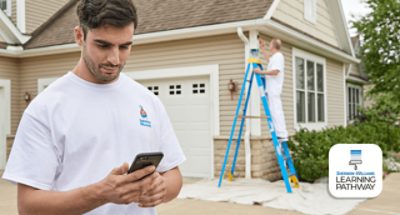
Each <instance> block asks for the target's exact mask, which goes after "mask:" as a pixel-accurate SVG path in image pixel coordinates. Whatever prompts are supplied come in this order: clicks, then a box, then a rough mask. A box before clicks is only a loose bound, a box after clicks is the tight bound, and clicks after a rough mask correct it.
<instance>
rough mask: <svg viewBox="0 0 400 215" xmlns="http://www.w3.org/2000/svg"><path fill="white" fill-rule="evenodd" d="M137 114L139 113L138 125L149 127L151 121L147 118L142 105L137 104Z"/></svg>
mask: <svg viewBox="0 0 400 215" xmlns="http://www.w3.org/2000/svg"><path fill="white" fill-rule="evenodd" d="M139 108H140V110H139V114H140V119H139V122H140V125H141V126H145V127H149V128H151V122H150V121H149V120H148V119H147V112H146V111H145V110H144V108H143V106H142V105H140V106H139Z"/></svg>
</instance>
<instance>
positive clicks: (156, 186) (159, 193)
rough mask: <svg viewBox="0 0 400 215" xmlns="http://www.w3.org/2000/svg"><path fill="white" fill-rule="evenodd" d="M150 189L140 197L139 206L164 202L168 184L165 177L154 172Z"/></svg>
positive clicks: (149, 205)
mask: <svg viewBox="0 0 400 215" xmlns="http://www.w3.org/2000/svg"><path fill="white" fill-rule="evenodd" d="M151 177H152V182H151V184H150V186H149V189H148V190H147V191H146V192H145V193H143V194H142V195H141V196H140V198H139V202H138V203H139V207H155V206H157V205H159V204H161V203H163V202H164V200H165V198H166V195H167V184H166V182H165V180H164V177H163V176H162V175H161V174H160V173H158V172H154V173H153V174H152V175H151Z"/></svg>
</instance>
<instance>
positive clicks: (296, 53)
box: [292, 47, 328, 131]
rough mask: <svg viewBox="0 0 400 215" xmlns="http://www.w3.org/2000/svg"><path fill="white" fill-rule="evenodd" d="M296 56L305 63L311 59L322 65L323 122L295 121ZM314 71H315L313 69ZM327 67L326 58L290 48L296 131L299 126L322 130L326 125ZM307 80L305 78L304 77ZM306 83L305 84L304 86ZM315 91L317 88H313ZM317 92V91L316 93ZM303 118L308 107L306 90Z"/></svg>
mask: <svg viewBox="0 0 400 215" xmlns="http://www.w3.org/2000/svg"><path fill="white" fill-rule="evenodd" d="M296 57H301V58H303V59H304V64H306V63H307V60H311V61H313V62H314V63H315V64H322V65H323V69H324V70H323V76H324V80H323V81H324V122H315V123H309V122H306V123H297V107H296V103H297V102H296V101H297V98H296ZM315 72H316V71H315ZM304 73H305V74H306V73H307V71H306V70H305V71H304ZM327 74H328V72H327V68H326V59H325V58H323V57H320V56H317V55H314V54H311V53H309V52H306V51H303V50H300V49H297V48H294V47H293V48H292V78H293V107H294V109H293V110H294V111H293V115H294V116H293V119H294V121H293V124H294V125H293V126H294V129H295V130H296V131H298V130H300V129H301V128H307V129H309V130H322V129H324V128H326V127H327V126H328V103H327V97H328V90H327V85H326V79H327ZM305 81H307V79H305ZM306 86H307V84H306V85H305V87H306ZM315 91H317V89H315ZM317 94H318V93H317ZM305 100H306V101H305V106H306V108H305V119H306V121H308V109H307V91H306V92H305ZM315 106H316V108H315V110H316V111H317V109H318V108H317V107H318V97H315ZM316 121H318V116H317V114H316Z"/></svg>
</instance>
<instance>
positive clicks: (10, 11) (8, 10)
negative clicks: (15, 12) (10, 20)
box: [4, 0, 12, 16]
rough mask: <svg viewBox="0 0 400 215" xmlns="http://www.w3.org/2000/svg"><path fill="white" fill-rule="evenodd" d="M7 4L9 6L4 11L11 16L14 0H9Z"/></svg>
mask: <svg viewBox="0 0 400 215" xmlns="http://www.w3.org/2000/svg"><path fill="white" fill-rule="evenodd" d="M6 4H7V8H6V9H5V10H4V11H5V12H6V14H7V16H11V15H12V0H7V1H6Z"/></svg>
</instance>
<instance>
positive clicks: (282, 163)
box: [218, 58, 299, 193]
mask: <svg viewBox="0 0 400 215" xmlns="http://www.w3.org/2000/svg"><path fill="white" fill-rule="evenodd" d="M257 67H259V68H260V69H261V70H263V67H262V65H261V63H260V61H259V60H257V59H254V58H252V59H249V62H248V64H247V67H246V72H245V75H244V79H243V80H244V81H243V84H242V89H241V91H240V96H239V101H238V104H237V106H236V112H235V116H234V119H233V123H232V128H231V133H230V136H229V140H228V144H227V148H226V151H225V157H224V161H223V164H222V168H221V173H220V176H219V181H218V187H221V185H222V180H223V178H224V175H225V169H226V165H227V161H228V158H229V152H230V148H231V145H232V140H233V136H234V133H235V128H236V123H237V119H238V117H239V111H240V108H241V105H242V101H243V96H244V92H245V89H246V82H247V81H249V85H248V91H247V96H246V98H245V103H244V107H243V115H242V117H241V122H240V129H239V135H238V138H237V141H236V148H235V153H234V157H233V162H232V166H231V171H230V172H229V173H228V177H233V174H234V172H235V167H236V162H237V156H238V154H239V148H240V144H241V136H242V133H243V126H244V124H245V119H246V117H247V116H246V113H247V107H248V103H249V100H250V95H251V94H250V92H251V89H252V88H251V87H252V84H253V81H254V77H255V79H256V83H257V88H258V90H259V91H260V98H261V101H262V105H263V108H264V113H265V116H266V117H265V118H266V120H267V124H268V128H269V131H270V133H271V137H272V143H273V146H274V150H275V155H276V157H277V160H278V164H279V169H280V171H281V174H282V179H283V181H284V183H285V187H286V191H287V192H288V193H292V187H291V185H290V182H292V183H293V184H294V187H295V188H297V187H299V183H298V176H297V173H296V169H295V167H294V164H293V160H292V158H291V155H290V151H289V148H288V145H287V142H286V141H283V142H280V141H279V140H278V136H277V134H276V130H275V126H274V124H273V121H272V117H271V112H270V109H269V104H268V99H267V95H266V92H265V87H266V83H264V82H263V80H262V77H261V75H260V74H255V73H254V72H253V71H254V69H255V68H257ZM249 74H250V75H251V77H250V80H248V79H247V78H248V76H249ZM253 118H254V117H253ZM287 167H288V168H289V173H288V169H287Z"/></svg>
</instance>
